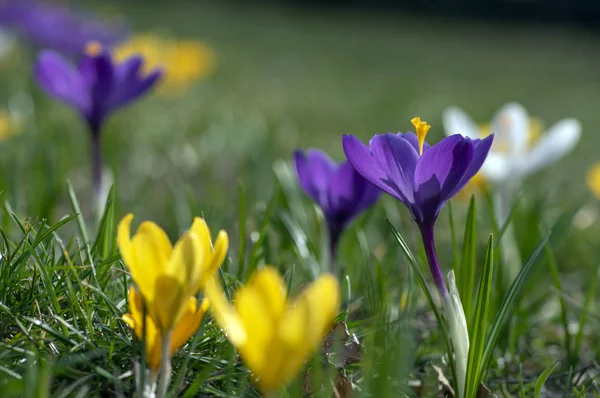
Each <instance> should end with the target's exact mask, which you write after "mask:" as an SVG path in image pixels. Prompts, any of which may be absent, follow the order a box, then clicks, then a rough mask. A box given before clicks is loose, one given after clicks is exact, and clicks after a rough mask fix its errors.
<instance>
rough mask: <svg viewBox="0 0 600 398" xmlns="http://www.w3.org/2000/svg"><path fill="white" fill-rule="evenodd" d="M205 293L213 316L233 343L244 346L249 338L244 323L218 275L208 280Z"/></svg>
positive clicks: (236, 345)
mask: <svg viewBox="0 0 600 398" xmlns="http://www.w3.org/2000/svg"><path fill="white" fill-rule="evenodd" d="M204 294H205V296H206V298H208V300H209V302H210V311H211V314H212V316H213V317H214V318H215V320H216V321H217V323H218V324H219V326H221V328H223V330H224V331H225V334H226V336H227V338H228V339H229V341H231V344H233V345H234V346H235V347H242V346H244V345H245V344H246V342H247V340H248V336H247V334H246V330H245V328H244V324H243V323H242V320H241V318H240V317H239V315H238V314H237V312H236V310H235V307H234V306H232V305H231V304H230V303H229V301H227V298H226V297H225V291H224V290H223V288H222V287H221V284H220V283H219V281H218V279H217V277H216V276H213V277H212V278H210V279H209V280H208V282H207V283H206V288H205V289H204Z"/></svg>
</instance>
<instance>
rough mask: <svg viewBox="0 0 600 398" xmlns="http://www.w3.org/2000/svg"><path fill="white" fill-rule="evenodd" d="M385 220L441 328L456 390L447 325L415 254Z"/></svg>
mask: <svg viewBox="0 0 600 398" xmlns="http://www.w3.org/2000/svg"><path fill="white" fill-rule="evenodd" d="M387 222H388V225H389V227H390V229H391V231H392V234H393V235H394V237H395V238H396V240H397V241H398V244H399V245H400V248H401V249H402V252H403V253H404V255H405V256H406V258H407V259H408V262H409V264H410V265H411V267H412V269H413V270H414V272H415V275H416V276H417V281H418V282H419V285H421V288H422V289H423V293H425V297H426V298H427V301H428V302H429V306H430V307H431V310H432V311H433V314H434V315H435V319H436V320H437V323H438V325H439V327H440V329H441V332H442V333H441V334H442V339H443V340H444V343H445V346H446V352H447V353H448V359H449V362H450V370H451V372H452V380H453V382H454V386H453V387H454V390H455V391H457V383H456V381H457V378H456V366H455V363H454V356H453V355H452V346H451V344H450V333H449V331H448V327H447V326H446V324H445V323H444V319H443V318H442V315H441V313H440V312H439V311H438V309H437V306H436V305H435V300H434V299H433V295H432V294H431V290H429V287H428V286H427V281H426V280H425V276H424V275H423V272H422V271H421V267H419V264H418V263H417V260H416V258H415V256H414V255H413V254H412V252H411V251H410V249H409V248H408V245H407V244H406V241H405V240H404V238H403V237H402V235H400V233H399V232H398V231H397V230H396V228H394V226H393V225H392V223H391V222H390V221H389V220H387Z"/></svg>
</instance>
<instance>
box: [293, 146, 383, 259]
mask: <svg viewBox="0 0 600 398" xmlns="http://www.w3.org/2000/svg"><path fill="white" fill-rule="evenodd" d="M294 159H295V163H296V172H297V174H298V181H299V182H300V186H301V187H302V189H303V190H304V192H305V193H306V194H307V195H308V196H310V198H311V199H312V200H314V201H315V203H317V204H318V205H319V207H321V209H322V210H323V214H324V215H325V220H326V221H327V226H328V228H329V238H330V248H331V257H332V260H333V259H334V258H335V255H336V248H337V244H338V241H339V238H340V236H341V234H342V232H344V230H345V229H346V227H347V226H348V225H349V224H350V222H351V221H352V219H353V218H354V217H356V216H357V215H358V214H359V213H360V212H362V211H363V210H365V209H366V208H368V207H370V206H371V205H372V204H373V203H375V202H376V201H377V198H379V195H380V194H381V191H380V190H379V189H378V188H377V187H376V186H375V185H373V184H371V183H370V182H369V181H367V180H365V179H364V178H363V177H362V176H361V175H360V174H359V173H357V172H356V170H355V169H354V167H352V165H351V164H350V163H348V162H343V163H341V164H339V165H338V164H336V163H335V162H334V161H333V160H331V158H330V157H329V156H327V155H326V154H325V153H324V152H322V151H320V150H317V149H310V150H308V151H307V152H306V153H304V151H302V150H297V151H296V152H295V153H294Z"/></svg>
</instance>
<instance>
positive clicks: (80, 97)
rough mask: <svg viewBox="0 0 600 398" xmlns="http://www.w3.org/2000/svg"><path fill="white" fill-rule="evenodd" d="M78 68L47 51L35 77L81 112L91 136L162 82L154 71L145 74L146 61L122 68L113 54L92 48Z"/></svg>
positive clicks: (139, 59)
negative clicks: (111, 117) (117, 110)
mask: <svg viewBox="0 0 600 398" xmlns="http://www.w3.org/2000/svg"><path fill="white" fill-rule="evenodd" d="M91 47H95V49H94V48H92V49H93V51H92V52H89V53H86V54H84V56H83V57H82V59H81V61H80V63H79V67H74V66H73V65H72V64H71V63H70V62H69V61H68V60H67V59H66V58H64V57H63V56H62V55H60V54H59V53H57V52H55V51H52V50H44V51H42V52H41V53H40V55H39V57H38V61H37V64H36V65H35V77H36V79H37V81H38V83H39V85H40V86H41V87H42V89H43V90H44V91H45V92H46V93H47V94H48V95H50V96H51V97H54V98H55V99H57V100H59V101H62V102H64V103H66V104H68V105H70V106H72V107H74V108H76V109H77V110H79V112H81V114H82V115H83V116H84V118H85V119H86V121H87V123H88V125H89V127H90V130H91V132H92V134H98V133H99V131H100V129H101V126H102V124H103V122H104V121H105V119H106V118H107V117H108V115H109V114H110V113H111V112H113V111H114V110H116V109H118V108H120V107H123V106H125V105H127V104H128V103H129V102H131V101H133V100H135V99H136V98H138V97H140V96H142V95H144V94H145V93H147V92H148V91H149V90H150V89H151V88H152V87H153V86H154V84H155V83H156V82H157V81H158V79H159V78H160V76H161V74H162V71H161V70H160V69H155V70H154V71H152V72H150V73H149V74H148V75H145V76H144V75H143V74H142V65H143V62H144V61H143V59H142V57H140V56H132V57H130V58H128V59H126V60H125V61H123V62H122V63H120V64H117V63H115V62H114V61H113V59H112V57H111V55H110V53H109V52H108V51H106V50H103V49H101V48H99V47H97V46H95V44H94V45H92V46H91Z"/></svg>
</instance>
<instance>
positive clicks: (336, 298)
mask: <svg viewBox="0 0 600 398" xmlns="http://www.w3.org/2000/svg"><path fill="white" fill-rule="evenodd" d="M339 290H340V288H339V284H338V281H337V279H336V278H335V277H334V276H333V275H331V274H323V275H321V276H320V277H319V278H318V279H317V280H315V281H314V282H313V283H312V284H311V285H310V286H309V287H308V288H307V289H306V290H305V291H304V293H302V295H301V296H300V297H299V298H298V300H297V302H298V303H301V302H306V303H307V307H308V308H309V309H310V321H309V322H308V325H307V326H309V330H308V331H307V333H306V340H307V342H309V344H310V345H311V346H312V347H311V349H314V348H316V344H317V343H318V342H319V341H320V340H321V339H322V338H323V336H324V335H325V332H326V331H327V329H328V328H329V326H331V321H332V320H333V318H335V316H336V315H337V313H338V311H339V307H340V292H339Z"/></svg>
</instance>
